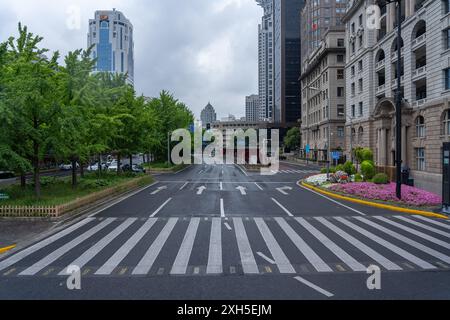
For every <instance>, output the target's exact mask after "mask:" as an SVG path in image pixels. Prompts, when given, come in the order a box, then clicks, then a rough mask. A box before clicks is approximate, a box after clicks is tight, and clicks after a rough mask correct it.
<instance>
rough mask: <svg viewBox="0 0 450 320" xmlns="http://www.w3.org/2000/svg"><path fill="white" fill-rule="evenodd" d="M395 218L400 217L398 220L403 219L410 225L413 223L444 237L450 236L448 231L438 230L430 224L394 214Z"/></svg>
mask: <svg viewBox="0 0 450 320" xmlns="http://www.w3.org/2000/svg"><path fill="white" fill-rule="evenodd" d="M395 218H397V219H400V220H402V221H405V222H407V223H410V224H412V225H415V226H417V227H420V228H422V229H425V230H428V231H431V232H434V233H437V234H439V235H441V236H444V237H446V238H450V233H448V232H445V231H442V230H439V229H436V228H433V227H430V226H428V225H426V224H423V223H420V222H417V221H414V220H412V219H409V218H406V217H402V216H395Z"/></svg>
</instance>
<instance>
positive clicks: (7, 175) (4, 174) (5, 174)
mask: <svg viewBox="0 0 450 320" xmlns="http://www.w3.org/2000/svg"><path fill="white" fill-rule="evenodd" d="M15 176H16V175H15V174H14V172H11V171H0V180H1V179H12V178H15Z"/></svg>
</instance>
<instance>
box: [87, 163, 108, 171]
mask: <svg viewBox="0 0 450 320" xmlns="http://www.w3.org/2000/svg"><path fill="white" fill-rule="evenodd" d="M101 168H102V170H106V169H108V166H107V165H106V163H102V164H101ZM87 171H89V172H95V171H98V163H94V164H91V165H90V166H88V167H87Z"/></svg>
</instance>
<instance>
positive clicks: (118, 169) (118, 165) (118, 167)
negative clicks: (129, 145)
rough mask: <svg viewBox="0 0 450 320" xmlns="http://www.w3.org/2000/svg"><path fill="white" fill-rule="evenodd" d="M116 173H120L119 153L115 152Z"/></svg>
mask: <svg viewBox="0 0 450 320" xmlns="http://www.w3.org/2000/svg"><path fill="white" fill-rule="evenodd" d="M117 174H120V153H118V154H117Z"/></svg>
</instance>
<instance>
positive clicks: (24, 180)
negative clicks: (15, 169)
mask: <svg viewBox="0 0 450 320" xmlns="http://www.w3.org/2000/svg"><path fill="white" fill-rule="evenodd" d="M26 186H27V177H26V175H25V173H23V172H22V173H21V174H20V187H21V188H22V189H25V188H26Z"/></svg>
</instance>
